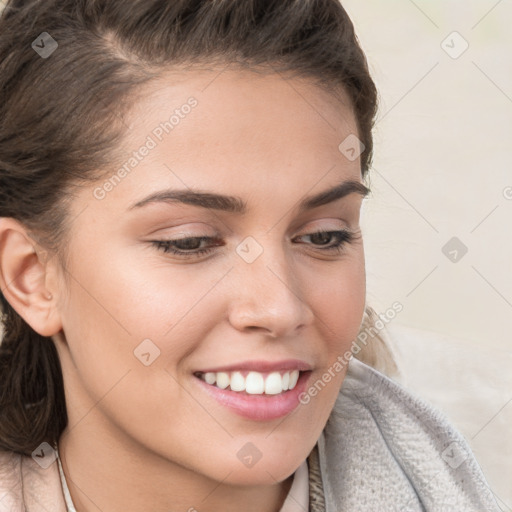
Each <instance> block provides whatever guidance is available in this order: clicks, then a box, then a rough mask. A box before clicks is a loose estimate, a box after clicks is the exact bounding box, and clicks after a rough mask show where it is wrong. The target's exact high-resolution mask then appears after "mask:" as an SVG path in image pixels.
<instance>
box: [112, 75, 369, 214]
mask: <svg viewBox="0 0 512 512" xmlns="http://www.w3.org/2000/svg"><path fill="white" fill-rule="evenodd" d="M125 122H126V125H127V127H128V130H127V133H126V137H125V140H124V141H123V143H122V150H123V151H124V159H123V161H120V162H117V164H116V165H118V168H120V166H121V165H123V167H124V169H125V171H123V172H122V174H123V176H124V177H123V179H122V181H121V182H119V183H114V186H113V187H109V189H112V188H113V190H111V191H109V196H108V197H109V202H111V201H112V202H114V201H116V200H119V201H124V202H129V203H130V204H133V203H134V202H136V201H137V199H140V198H142V197H143V196H144V195H147V194H150V193H152V192H154V191H155V190H157V189H159V188H164V187H165V188H179V189H184V188H189V189H202V190H205V189H207V190H211V191H214V192H218V193H224V194H236V195H238V196H245V198H247V199H248V202H251V198H254V199H253V200H254V201H255V202H256V201H258V200H259V199H261V198H262V197H263V196H269V192H270V195H271V196H272V197H271V198H270V199H273V200H274V201H275V199H276V197H274V196H276V195H277V196H280V195H281V196H282V194H283V193H285V191H286V192H287V193H288V194H289V195H291V196H293V197H295V199H298V198H299V197H300V196H301V195H304V194H306V193H307V192H308V190H311V189H313V188H314V187H315V184H317V183H318V187H317V188H316V189H315V190H313V192H315V191H320V190H325V189H326V188H327V186H328V185H332V184H338V183H339V182H340V181H341V180H342V179H352V180H359V179H360V166H359V160H355V161H351V160H348V159H347V158H346V157H345V156H344V155H343V154H342V153H341V151H340V150H339V145H340V144H341V143H342V142H343V141H344V140H345V139H346V138H347V137H348V136H350V135H354V134H357V124H356V120H355V117H354V114H353V109H352V106H351V104H350V101H349V99H348V96H346V95H343V93H342V95H341V97H335V96H333V95H331V94H329V93H328V92H326V91H325V90H324V89H322V88H319V87H318V86H316V85H315V84H314V83H312V82H311V81H309V80H306V79H301V78H296V77H293V78H291V77H289V76H285V75H283V74H278V73H266V74H261V73H254V72H252V71H247V70H233V69H227V70H222V69H220V70H215V71H213V70H194V71H191V70H188V71H184V72H181V73H179V72H176V71H173V72H168V73H165V74H163V75H161V76H160V77H159V78H158V79H157V80H155V81H153V82H152V83H150V84H149V85H148V86H146V87H145V88H144V89H141V90H140V91H139V94H138V96H137V100H136V101H135V103H134V105H133V108H132V109H131V111H130V113H129V115H128V116H126V119H125ZM147 148H149V149H147ZM142 150H143V151H142ZM141 152H143V153H144V154H143V155H142V157H141V155H140V154H138V155H136V156H134V153H141ZM127 164H128V165H127ZM113 171H114V172H113V173H112V174H113V175H114V174H115V169H114V168H113ZM114 178H116V177H115V176H114ZM107 179H108V175H107ZM114 181H118V180H117V178H116V179H115V180H114ZM321 181H322V182H321ZM260 194H261V197H260Z"/></svg>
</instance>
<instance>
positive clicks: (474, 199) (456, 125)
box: [342, 0, 512, 511]
mask: <svg viewBox="0 0 512 512" xmlns="http://www.w3.org/2000/svg"><path fill="white" fill-rule="evenodd" d="M342 3H343V5H344V6H345V8H346V10H347V11H348V13H349V15H350V16H351V18H352V19H353V21H354V24H355V26H356V32H357V33H358V36H359V39H360V41H361V44H362V46H363V48H364V50H365V52H366V54H367V57H368V60H369V64H370V69H371V72H372V74H373V77H374V79H375V81H376V82H377V86H378V88H379V93H380V96H381V106H380V114H379V120H378V122H377V125H376V128H375V143H376V147H375V158H374V169H373V170H372V174H371V180H370V185H371V189H372V190H373V194H372V196H371V197H370V198H369V199H368V200H367V201H366V202H365V206H364V213H363V221H362V224H363V232H364V237H365V248H366V261H367V275H368V284H367V289H368V303H369V304H371V305H373V306H374V308H375V309H376V310H377V312H385V311H386V310H387V309H388V308H390V306H391V304H393V302H395V301H399V302H401V303H402V304H403V311H402V312H401V313H399V315H397V317H396V318H395V319H394V320H393V321H392V322H391V323H390V324H389V332H390V333H391V335H392V339H393V340H394V343H395V346H396V349H397V350H398V351H399V355H400V362H401V367H402V371H403V373H404V381H405V383H406V384H407V386H408V387H409V388H410V389H412V390H414V391H415V392H417V394H419V395H421V396H423V397H424V398H426V399H428V400H429V401H430V402H431V403H433V404H434V405H435V406H437V407H438V408H440V409H441V410H442V411H443V412H445V414H446V415H447V416H448V418H449V419H450V420H451V421H452V423H454V424H455V426H456V427H457V428H458V429H459V430H460V431H461V432H462V434H463V435H464V436H465V437H466V439H467V440H468V442H469V443H470V445H471V447H472V449H473V450H474V453H475V455H476V457H477V460H478V461H479V463H480V465H481V467H482V469H483V471H484V474H485V475H486V477H487V479H488V482H489V484H490V487H491V488H492V490H493V492H494V494H495V496H496V498H497V500H498V503H499V504H500V506H501V507H502V509H503V510H507V511H510V510H512V150H511V146H512V29H511V22H512V2H510V1H507V0H502V1H496V0H478V1H477V0H472V1H462V0H461V1H448V0H428V1H427V0H423V1H421V0H415V1H414V2H413V1H412V0H386V1H383V0H365V1H364V2H362V1H361V0H342ZM454 31H456V32H458V33H459V34H460V36H461V37H462V38H463V39H464V40H465V41H467V44H468V45H469V46H468V48H467V50H466V51H465V52H464V53H462V54H461V55H460V56H459V57H458V58H452V57H451V56H450V55H449V54H448V53H447V52H446V51H445V49H446V50H447V51H448V52H450V53H452V55H453V56H455V55H457V54H458V53H460V51H462V50H463V49H464V41H463V39H462V38H460V37H459V36H457V35H451V34H452V33H453V32H454ZM447 38H448V39H447ZM443 41H445V43H444V44H443ZM453 237H457V238H458V239H459V240H460V241H461V242H462V243H463V244H464V245H465V246H466V247H467V249H468V251H467V253H466V254H465V255H464V256H463V257H461V256H462V253H461V252H460V251H459V252H458V254H457V255H456V256H457V261H456V262H453V261H451V260H450V259H448V258H447V257H446V256H445V255H444V254H443V252H442V248H443V247H444V246H445V244H446V243H447V242H448V241H449V240H450V239H452V238H453ZM450 250H451V249H450ZM451 257H452V258H455V254H454V253H452V256H451Z"/></svg>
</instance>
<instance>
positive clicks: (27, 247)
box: [0, 217, 62, 337]
mask: <svg viewBox="0 0 512 512" xmlns="http://www.w3.org/2000/svg"><path fill="white" fill-rule="evenodd" d="M54 259H55V258H54ZM50 261H51V258H50V260H49V259H48V253H47V252H46V251H44V250H43V249H42V248H41V247H40V246H39V245H38V244H37V243H36V241H35V240H34V239H33V238H31V237H30V235H29V234H28V230H27V229H26V228H25V227H24V226H23V224H21V223H20V222H18V221H17V220H15V219H12V218H7V217H0V287H1V290H2V294H3V295H4V297H5V299H6V300H7V301H8V302H9V304H10V305H11V306H12V307H13V309H14V310H15V311H16V312H17V313H18V314H19V315H20V316H21V317H22V318H23V320H25V322H26V323H27V324H28V325H30V327H32V329H34V331H36V332H37V333H39V334H40V335H41V336H48V337H49V336H52V335H53V334H56V333H57V332H59V331H60V330H61V329H62V323H61V318H60V314H59V312H58V309H57V307H56V299H57V294H58V289H57V288H56V280H55V279H54V276H55V273H54V272H53V270H54V268H52V267H51V265H50V263H49V262H50ZM50 269H52V272H49V270H50ZM47 286H48V287H47ZM49 288H52V289H49Z"/></svg>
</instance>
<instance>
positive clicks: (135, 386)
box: [0, 0, 498, 512]
mask: <svg viewBox="0 0 512 512" xmlns="http://www.w3.org/2000/svg"><path fill="white" fill-rule="evenodd" d="M0 91H1V95H2V102H1V104H0V109H1V116H0V119H1V121H0V285H1V291H2V295H1V300H2V309H3V313H4V314H3V324H4V336H3V341H2V344H1V346H0V368H1V376H0V446H1V448H2V452H1V455H0V510H1V511H18V510H19V511H21V510H28V511H31V512H34V511H52V512H54V511H55V512H61V511H62V512H65V511H66V510H67V511H72V510H76V511H78V512H92V511H98V510H101V511H104V512H107V511H108V512H118V511H123V512H131V511H133V512H135V511H137V512H140V511H152V512H164V511H165V512H169V511H195V510H197V511H200V512H204V511H211V512H213V511H223V512H226V511H228V512H229V511H235V510H236V511H239V510H244V511H250V512H270V511H275V512H278V511H282V512H285V511H286V512H291V511H294V510H295V511H308V510H309V511H311V512H314V511H318V510H325V511H329V512H333V511H335V510H336V511H341V510H344V511H357V510H365V511H368V510H379V511H397V510H403V511H425V510H428V511H445V510H446V511H447V510H453V511H455V510H457V511H461V510H464V511H477V510H478V511H482V510H498V509H497V507H496V504H495V502H494V500H493V497H492V493H491V492H490V490H489V489H488V487H487V484H486V482H485V479H484V477H483V475H482V474H481V472H480V469H479V467H478V465H477V463H476V461H475V459H474V457H473V455H472V454H471V452H470V451H469V448H468V445H467V444H466V442H465V441H464V439H463V438H462V437H461V435H460V434H458V433H457V432H456V431H455V430H454V429H453V427H451V426H450V425H449V424H448V423H447V422H446V420H445V419H444V418H442V417H441V416H440V415H439V414H438V413H437V412H436V411H434V410H433V409H432V408H430V407H429V406H428V405H426V404H424V403H423V402H421V401H419V400H417V399H416V398H415V397H413V396H412V395H411V394H409V393H408V392H407V391H406V390H404V389H402V388H401V387H399V386H398V385H397V384H396V383H394V382H393V381H391V380H389V379H388V378H387V377H385V376H384V375H383V374H382V373H380V372H378V371H377V370H375V369H374V368H372V367H370V366H369V365H367V364H365V363H363V362H361V361H360V360H357V359H354V358H352V354H359V353H360V352H361V353H365V351H366V352H367V351H368V346H372V344H374V343H375V339H374V338H373V335H372V336H370V339H369V340H367V339H366V338H362V337H360V336H358V333H360V331H361V329H362V323H363V318H364V315H365V308H366V303H365V266H364V251H363V241H362V234H361V231H360V226H359V217H360V209H361V205H362V201H363V198H364V197H365V195H366V194H367V193H368V188H367V187H366V186H365V184H364V181H365V179H366V177H367V174H368V171H369V168H370V163H371V155H372V125H373V121H374V118H375V113H376V108H377V93H376V90H375V86H374V83H373V81H372V79H371V77H370V75H369V72H368V68H367V64H366V60H365V57H364V54H363V52H362V51H361V48H360V47H359V45H358V42H357V39H356V36H355V35H354V29H353V26H352V23H351V21H350V19H349V17H348V16H347V14H346V12H345V11H344V9H343V8H342V6H341V5H340V4H339V2H338V1H337V0H274V1H271V0H175V1H166V0H125V1H123V2H120V1H116V0H39V1H35V0H34V1H19V0H14V1H10V2H8V3H7V6H6V8H5V10H4V12H3V14H2V17H1V19H0ZM363 325H364V323H363ZM370 352H372V349H370ZM375 353H376V352H375V351H373V355H374V356H375ZM382 353H383V354H385V352H382ZM377 360H378V358H377ZM379 364H382V361H381V362H380V363H379Z"/></svg>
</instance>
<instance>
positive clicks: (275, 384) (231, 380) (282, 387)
mask: <svg viewBox="0 0 512 512" xmlns="http://www.w3.org/2000/svg"><path fill="white" fill-rule="evenodd" d="M201 378H202V379H203V380H204V381H205V382H207V383H208V384H211V385H215V386H217V387H218V388H220V389H226V388H227V387H228V386H229V388H230V389H231V391H245V392H246V393H248V394H249V395H262V394H263V393H265V394H266V395H278V394H279V393H282V392H283V391H287V390H289V389H293V388H294V387H295V386H296V384H297V380H298V379H299V370H292V371H288V372H284V373H283V374H282V375H281V373H280V372H272V373H269V374H266V375H264V374H262V373H260V372H249V373H248V374H247V377H244V376H243V375H242V373H241V372H239V371H235V372H230V373H228V372H217V373H214V372H207V373H204V374H201Z"/></svg>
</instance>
